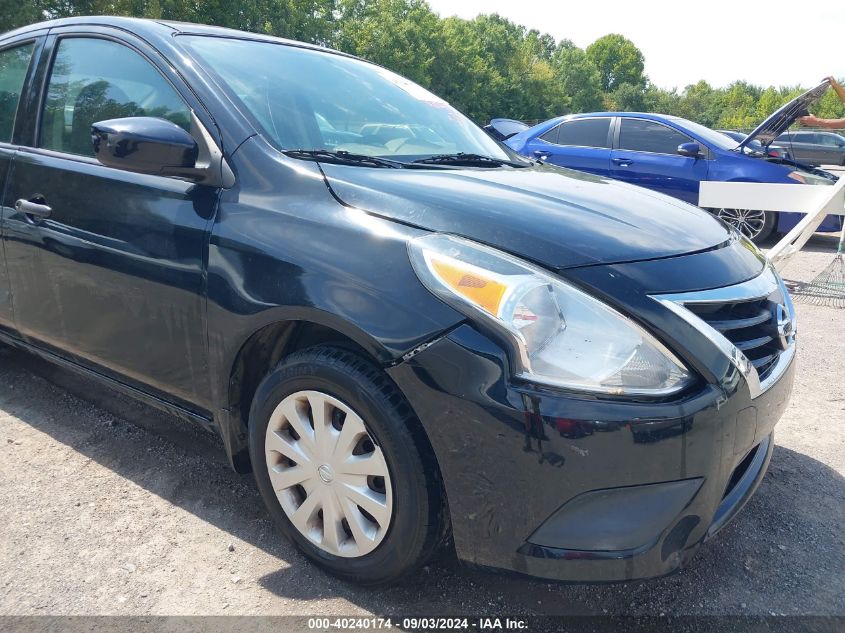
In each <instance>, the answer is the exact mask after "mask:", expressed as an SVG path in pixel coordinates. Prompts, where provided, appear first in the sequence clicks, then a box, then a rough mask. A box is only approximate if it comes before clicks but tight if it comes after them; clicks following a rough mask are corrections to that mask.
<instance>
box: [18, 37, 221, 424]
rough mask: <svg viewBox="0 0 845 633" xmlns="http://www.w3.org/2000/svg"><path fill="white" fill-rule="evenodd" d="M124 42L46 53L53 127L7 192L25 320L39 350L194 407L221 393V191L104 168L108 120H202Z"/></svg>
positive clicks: (102, 41) (72, 40)
mask: <svg viewBox="0 0 845 633" xmlns="http://www.w3.org/2000/svg"><path fill="white" fill-rule="evenodd" d="M111 33H112V31H111V30H109V29H104V28H100V29H97V30H96V31H95V32H89V33H85V34H82V33H76V32H65V33H60V34H59V35H52V33H51V35H50V37H49V38H48V39H47V42H46V43H45V52H44V54H43V55H42V58H44V61H43V63H40V64H39V69H38V74H37V76H36V81H38V84H39V85H43V86H44V94H43V95H42V98H41V105H40V116H39V121H40V124H39V126H38V129H37V130H34V133H33V137H32V138H31V139H30V143H29V145H27V146H25V147H21V148H20V149H19V151H18V154H17V155H16V157H15V159H14V162H13V165H12V171H11V176H10V179H9V184H8V186H7V188H6V189H7V190H6V204H7V206H12V207H15V208H14V209H11V213H10V214H9V215H8V217H7V218H6V230H7V239H6V258H7V262H8V271H9V279H10V282H11V286H12V293H13V301H14V310H15V321H16V325H17V328H18V330H19V332H20V333H21V334H22V335H23V336H24V337H25V338H26V339H27V340H28V341H30V342H31V343H34V344H36V345H39V346H41V347H46V348H49V349H51V350H53V351H56V352H57V353H59V354H61V355H63V356H69V357H71V358H72V359H73V360H76V361H78V362H81V363H83V364H86V365H90V366H92V367H93V368H94V369H96V370H98V371H101V372H102V373H104V374H107V375H111V376H113V377H116V378H117V379H119V380H121V381H123V382H126V383H128V384H130V385H140V386H142V387H143V388H145V390H147V391H149V392H150V393H153V394H154V395H158V394H160V395H161V396H162V397H164V398H166V399H167V400H169V401H172V402H175V403H177V404H184V405H185V406H189V407H192V405H191V403H201V402H203V401H204V399H205V398H206V396H207V393H208V380H207V373H208V372H207V363H208V360H207V349H206V327H205V303H204V300H203V293H204V273H203V271H204V259H205V253H206V241H207V240H206V238H207V234H208V228H209V222H210V220H211V219H212V215H213V213H214V209H215V205H216V200H217V194H218V192H217V191H216V190H214V189H211V188H209V187H205V186H199V185H195V184H192V183H190V182H187V181H185V180H180V179H176V178H169V177H163V176H155V175H143V174H134V173H129V172H126V171H122V170H118V169H113V168H109V167H105V166H103V165H101V164H100V163H98V161H97V160H96V159H95V158H94V157H93V146H92V143H91V124H92V123H94V122H96V121H100V120H107V119H114V118H120V117H127V116H157V117H162V118H166V119H169V120H170V121H172V122H174V123H176V124H178V125H180V126H182V127H183V128H185V129H190V128H191V112H192V110H195V111H199V107H198V105H197V104H196V103H195V102H192V103H189V100H190V99H192V97H190V96H189V95H190V93H189V91H188V90H187V89H186V88H185V87H184V86H180V87H179V88H178V89H177V87H176V86H177V84H176V83H175V82H172V81H171V80H169V79H167V78H166V77H165V75H163V74H162V73H163V72H164V71H165V70H166V68H167V66H166V64H165V62H164V61H163V60H161V59H158V58H156V57H155V53H154V51H150V50H149V49H146V48H144V44H143V42H141V41H140V40H137V39H135V38H134V37H132V36H129V35H122V36H121V38H122V39H121V40H118V39H115V38H114V37H113V36H112V34H111ZM154 59H155V60H156V61H155V63H154V62H153V60H154ZM171 76H173V74H172V73H171ZM209 129H210V126H209ZM22 205H23V206H22ZM8 210H9V209H7V211H8Z"/></svg>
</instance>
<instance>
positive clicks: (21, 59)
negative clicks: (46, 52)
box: [0, 42, 35, 143]
mask: <svg viewBox="0 0 845 633" xmlns="http://www.w3.org/2000/svg"><path fill="white" fill-rule="evenodd" d="M34 48H35V44H33V43H32V42H30V43H28V44H23V45H22V46H16V47H14V48H7V49H5V50H2V51H0V142H4V143H8V142H10V141H11V140H12V131H13V130H14V127H15V114H16V113H17V110H18V102H19V101H20V98H21V92H22V90H23V84H24V81H25V80H26V71H27V70H28V69H29V62H30V60H31V59H32V51H33V49H34Z"/></svg>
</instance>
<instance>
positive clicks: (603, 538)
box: [389, 324, 794, 582]
mask: <svg viewBox="0 0 845 633" xmlns="http://www.w3.org/2000/svg"><path fill="white" fill-rule="evenodd" d="M389 372H390V374H391V376H392V378H393V380H394V381H395V382H396V383H397V384H398V385H399V387H400V388H401V389H402V391H403V392H404V393H405V394H406V396H407V397H408V399H409V401H410V403H411V405H412V406H413V407H414V409H415V411H416V413H417V415H418V416H419V418H420V420H421V422H422V424H423V426H424V427H425V430H426V432H427V435H428V437H429V439H430V441H431V444H432V447H433V449H434V453H435V455H436V459H437V461H438V464H437V465H438V466H439V468H440V471H441V473H442V476H443V481H444V484H445V489H446V495H447V499H448V503H449V508H450V514H451V521H452V531H453V536H454V541H455V547H456V551H457V554H458V556H459V558H461V559H462V560H464V561H466V562H469V563H473V564H477V565H482V566H486V567H494V568H501V569H507V570H512V571H516V572H520V573H525V574H529V575H532V576H539V577H544V578H550V579H557V580H565V581H579V582H581V581H586V582H612V581H623V580H633V579H640V578H650V577H656V576H662V575H665V574H668V573H671V572H672V571H674V570H676V569H678V568H679V567H681V566H682V565H683V564H684V563H685V562H686V561H687V560H689V559H690V558H691V557H692V556H693V555H694V553H695V552H696V551H697V549H698V548H699V547H700V545H701V544H702V543H703V542H704V541H705V540H706V539H707V538H709V537H711V536H713V535H714V534H715V533H716V532H717V531H718V530H719V529H721V527H723V526H724V525H725V524H726V523H727V522H728V521H729V520H730V519H731V518H732V517H733V516H734V515H735V514H736V512H737V511H738V510H739V509H740V508H741V507H742V506H743V505H744V503H745V502H746V501H747V500H748V498H749V497H750V496H751V494H752V493H753V492H754V490H755V489H756V487H757V485H758V484H759V483H760V481H761V479H762V478H763V476H764V474H765V472H766V468H767V465H768V462H769V459H770V457H771V453H772V446H773V440H772V432H773V427H774V425H775V423H776V422H777V420H778V419H779V418H780V416H781V414H782V413H783V410H784V409H785V407H786V403H787V400H788V397H789V394H790V392H791V388H792V380H793V373H794V363H790V366H789V367H788V368H786V370H785V371H784V372H783V373H782V374H781V375H780V377H779V380H778V381H777V382H776V383H775V384H774V385H772V386H771V387H770V388H768V389H767V390H766V391H765V392H764V393H762V394H759V395H757V397H755V398H752V397H751V390H750V389H749V388H748V385H747V384H746V383H745V381H744V380H743V379H742V378H741V377H740V378H737V377H736V375H735V374H733V375H732V376H731V378H730V379H728V378H727V375H726V377H725V379H723V380H719V381H715V382H702V383H701V384H700V385H699V387H698V388H696V389H695V390H693V392H692V393H690V394H689V395H687V396H686V397H685V398H683V399H680V400H674V401H671V402H645V401H641V402H631V401H628V402H623V401H610V400H606V399H605V400H601V399H598V398H590V397H584V396H577V395H573V394H569V395H568V394H565V393H563V392H559V391H558V392H556V391H553V390H544V389H540V388H537V387H535V386H531V385H527V384H518V383H514V381H512V380H511V379H510V378H509V376H510V373H509V370H508V361H507V356H506V354H505V353H504V352H503V351H502V349H501V347H500V346H499V345H498V344H497V343H496V342H494V341H493V340H491V339H490V338H488V337H487V336H485V335H484V334H482V333H480V332H479V331H477V330H476V329H474V328H473V327H471V326H470V325H467V324H464V325H461V326H459V327H458V328H457V329H455V330H453V331H452V332H450V333H449V334H448V335H447V336H445V337H443V338H441V339H440V340H438V341H437V342H435V343H434V344H432V345H430V346H429V347H428V348H427V349H425V350H424V351H422V352H420V353H419V354H417V355H415V356H413V357H412V358H410V359H409V360H407V361H406V362H404V363H401V364H399V365H397V366H395V367H393V368H391V369H390V370H389Z"/></svg>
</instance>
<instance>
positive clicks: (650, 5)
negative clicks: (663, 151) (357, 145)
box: [428, 0, 845, 88]
mask: <svg viewBox="0 0 845 633" xmlns="http://www.w3.org/2000/svg"><path fill="white" fill-rule="evenodd" d="M428 3H429V5H430V6H431V8H432V10H434V11H435V12H436V13H439V14H440V15H441V16H442V17H447V16H450V15H457V16H459V17H462V18H473V17H475V16H476V15H478V14H480V13H498V14H500V15H502V16H504V17H506V18H508V19H509V20H511V21H513V22H516V23H518V24H522V25H524V26H527V27H528V28H533V29H537V30H539V31H541V32H545V33H550V34H551V35H552V36H554V37H555V38H556V39H557V40H561V39H570V40H572V41H573V42H575V44H577V45H578V46H580V47H581V48H585V47H586V46H588V45H589V44H590V43H592V42H593V41H595V40H596V39H598V38H599V37H601V36H602V35H606V34H608V33H621V34H622V35H624V36H625V37H627V38H628V39H630V40H631V41H633V42H634V44H636V45H637V47H638V48H639V49H640V50H641V51H642V52H643V55H644V56H645V70H646V74H647V75H648V76H649V78H650V79H651V81H652V83H654V84H655V85H657V86H660V87H661V88H674V87H677V88H683V87H684V86H686V85H688V84H691V83H695V82H696V81H698V80H700V79H704V80H706V81H708V82H709V83H710V84H711V85H713V86H714V87H722V86H726V85H727V84H729V83H731V82H733V81H736V80H738V79H744V80H746V81H748V82H751V83H754V84H760V85H765V86H769V85H773V86H781V85H784V86H794V85H797V84H800V85H803V86H806V87H810V86H813V85H815V84H817V83H819V82H820V81H821V80H822V79H823V78H825V77H827V76H828V75H835V76H838V77H840V78H845V2H843V1H842V0H819V1H817V2H795V1H794V0H793V1H792V2H784V1H783V0H769V1H768V2H762V1H760V0H733V1H732V2H726V1H725V0H708V1H707V2H703V3H702V2H696V3H690V2H683V1H682V2H658V1H656V0H639V1H637V2H630V1H628V2H625V1H620V0H604V1H602V2H572V1H569V0H556V1H555V0H545V1H543V0H428ZM701 7H706V8H701Z"/></svg>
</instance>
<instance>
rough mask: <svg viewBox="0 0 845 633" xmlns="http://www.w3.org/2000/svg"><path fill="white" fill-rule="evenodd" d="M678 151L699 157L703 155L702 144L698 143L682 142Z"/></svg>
mask: <svg viewBox="0 0 845 633" xmlns="http://www.w3.org/2000/svg"><path fill="white" fill-rule="evenodd" d="M678 153H679V154H680V155H681V156H688V157H690V158H698V157H700V156H701V145H699V144H698V143H681V144H680V145H678Z"/></svg>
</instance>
